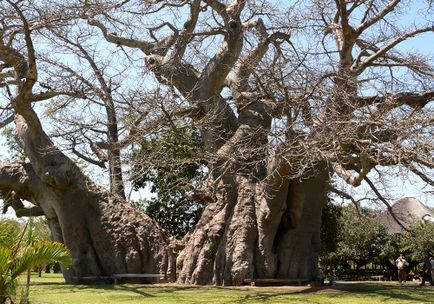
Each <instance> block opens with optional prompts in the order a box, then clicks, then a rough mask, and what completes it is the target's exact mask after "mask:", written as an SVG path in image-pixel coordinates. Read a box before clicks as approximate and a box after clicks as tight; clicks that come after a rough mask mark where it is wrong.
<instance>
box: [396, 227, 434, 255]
mask: <svg viewBox="0 0 434 304" xmlns="http://www.w3.org/2000/svg"><path fill="white" fill-rule="evenodd" d="M433 236H434V223H432V222H426V223H415V224H414V225H413V226H412V227H411V228H410V231H408V232H405V233H403V235H402V236H401V238H400V249H401V251H402V252H403V253H405V254H406V256H407V257H409V258H410V259H411V260H413V261H418V262H423V261H424V259H425V258H426V257H427V256H432V255H434V237H433Z"/></svg>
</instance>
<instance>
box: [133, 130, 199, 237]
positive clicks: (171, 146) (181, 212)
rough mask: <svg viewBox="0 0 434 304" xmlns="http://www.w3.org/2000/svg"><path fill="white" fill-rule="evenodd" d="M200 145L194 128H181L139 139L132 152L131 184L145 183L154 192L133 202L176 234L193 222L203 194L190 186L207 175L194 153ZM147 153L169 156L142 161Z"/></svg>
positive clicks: (184, 230) (140, 186)
mask: <svg viewBox="0 0 434 304" xmlns="http://www.w3.org/2000/svg"><path fill="white" fill-rule="evenodd" d="M201 145H202V142H201V138H200V135H199V133H198V131H197V130H191V129H188V128H183V129H179V130H177V133H170V132H167V133H163V134H155V135H153V136H151V137H150V138H148V139H144V140H142V142H141V144H140V148H138V149H136V150H135V152H134V153H133V156H132V161H131V162H132V163H133V164H135V166H133V186H134V188H136V189H139V188H144V187H149V188H150V191H151V193H152V194H154V195H155V197H153V198H151V199H145V200H143V201H141V202H136V203H135V204H136V205H138V207H139V208H141V209H143V210H144V211H145V212H146V213H147V214H148V215H149V216H150V217H152V218H153V219H154V220H156V221H157V222H158V223H159V224H160V225H161V226H162V227H163V228H164V229H166V230H167V231H169V232H170V233H171V234H172V235H173V236H175V237H178V238H181V237H183V236H184V235H185V234H186V233H187V232H188V231H190V230H191V229H192V228H193V227H194V226H195V225H196V223H197V221H198V220H199V215H200V212H201V211H202V208H203V205H204V201H203V199H202V198H203V196H201V195H200V194H198V193H195V192H194V188H193V187H192V185H198V184H199V183H203V182H204V181H205V179H206V176H207V173H206V167H205V163H204V162H203V161H202V162H201V161H200V160H199V159H200V158H199V157H198V154H199V153H200V148H201ZM149 154H151V155H159V154H161V155H170V157H162V158H160V161H159V162H155V163H144V162H143V161H142V159H143V158H144V156H145V155H149Z"/></svg>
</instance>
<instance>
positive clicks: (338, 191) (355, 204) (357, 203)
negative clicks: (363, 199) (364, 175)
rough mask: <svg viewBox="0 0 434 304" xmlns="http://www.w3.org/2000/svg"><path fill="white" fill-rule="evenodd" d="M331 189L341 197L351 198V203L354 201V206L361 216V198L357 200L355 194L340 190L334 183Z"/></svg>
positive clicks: (330, 186)
mask: <svg viewBox="0 0 434 304" xmlns="http://www.w3.org/2000/svg"><path fill="white" fill-rule="evenodd" d="M329 190H330V191H331V192H333V193H335V194H337V195H339V196H340V197H343V198H346V199H348V200H350V201H351V203H353V205H354V207H355V208H356V211H357V214H358V215H359V216H361V212H360V209H359V201H360V200H359V201H356V200H355V199H354V197H353V196H351V195H350V194H348V193H346V192H344V191H342V190H339V189H337V188H335V187H333V186H332V185H329Z"/></svg>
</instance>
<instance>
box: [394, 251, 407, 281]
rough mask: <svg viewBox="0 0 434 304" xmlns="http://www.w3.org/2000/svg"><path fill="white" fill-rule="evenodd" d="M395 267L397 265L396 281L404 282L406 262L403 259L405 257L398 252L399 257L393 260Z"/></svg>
mask: <svg viewBox="0 0 434 304" xmlns="http://www.w3.org/2000/svg"><path fill="white" fill-rule="evenodd" d="M395 264H396V267H398V281H399V283H400V284H401V283H405V281H406V276H407V274H406V272H405V265H406V264H407V261H406V260H405V257H404V256H403V255H402V254H400V255H399V257H398V258H397V259H396V261H395Z"/></svg>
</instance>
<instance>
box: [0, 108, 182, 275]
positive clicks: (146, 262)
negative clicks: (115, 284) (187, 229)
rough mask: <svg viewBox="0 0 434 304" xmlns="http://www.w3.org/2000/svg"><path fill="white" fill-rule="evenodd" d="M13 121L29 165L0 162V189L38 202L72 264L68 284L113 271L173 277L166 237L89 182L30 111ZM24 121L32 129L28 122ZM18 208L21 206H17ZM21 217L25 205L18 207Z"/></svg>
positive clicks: (143, 217) (150, 222)
mask: <svg viewBox="0 0 434 304" xmlns="http://www.w3.org/2000/svg"><path fill="white" fill-rule="evenodd" d="M19 110H25V111H23V112H24V113H25V114H26V118H24V117H23V116H21V115H19V114H17V115H16V117H15V122H16V126H17V133H18V138H19V141H20V144H21V146H22V147H23V149H24V150H25V152H26V155H27V156H28V157H29V160H30V163H11V164H4V163H2V164H1V165H0V190H2V192H3V193H4V194H5V193H8V194H9V199H10V200H15V201H18V200H21V199H25V200H27V201H30V202H32V203H33V204H34V205H36V206H39V207H40V209H41V210H42V212H43V214H44V215H45V216H46V217H47V219H48V223H49V226H50V228H51V231H52V232H53V237H54V239H55V240H57V241H60V242H63V243H65V244H66V246H67V247H68V249H69V250H70V251H71V254H72V258H73V264H72V267H71V268H70V269H69V270H68V271H67V272H66V273H65V274H66V276H65V277H66V279H67V282H74V280H80V278H83V277H87V276H107V275H112V274H114V273H129V272H131V273H138V272H139V273H140V272H145V273H163V274H165V275H167V276H169V277H172V278H173V277H174V275H175V256H174V254H173V252H172V251H171V249H170V248H169V236H168V235H167V234H166V232H165V231H164V230H163V229H161V228H160V227H159V226H158V224H156V223H155V221H153V220H152V219H151V218H149V217H148V216H147V215H145V214H143V213H141V212H139V211H137V210H135V209H133V208H132V207H131V206H130V205H129V204H127V203H126V202H124V201H123V200H121V199H120V198H119V197H118V196H112V195H110V193H109V192H108V191H105V190H104V189H101V188H100V187H98V186H97V185H95V184H94V183H92V182H91V181H90V180H89V179H88V178H87V177H86V176H85V175H84V174H83V173H82V172H81V171H80V170H79V168H78V167H77V166H76V165H75V164H74V163H73V162H72V161H71V160H70V159H69V158H67V157H66V156H65V155H64V154H63V153H61V152H60V151H59V150H57V149H56V147H55V146H54V145H53V144H52V142H51V141H50V140H49V138H48V137H47V135H46V134H45V133H44V132H43V130H42V128H41V126H40V123H39V121H38V119H37V116H36V114H35V113H34V112H33V110H31V109H29V108H27V109H19ZM29 122H30V125H31V127H30V126H29ZM21 206H22V205H21ZM21 212H22V215H25V209H24V210H21Z"/></svg>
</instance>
